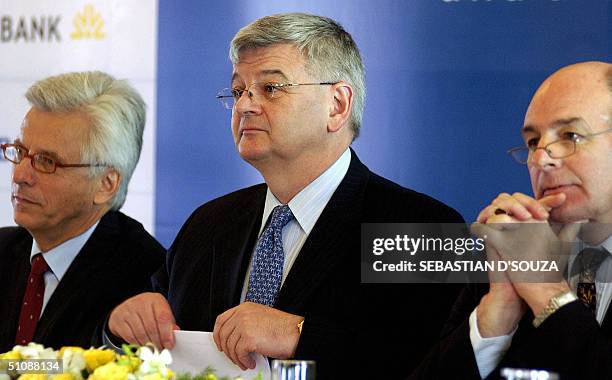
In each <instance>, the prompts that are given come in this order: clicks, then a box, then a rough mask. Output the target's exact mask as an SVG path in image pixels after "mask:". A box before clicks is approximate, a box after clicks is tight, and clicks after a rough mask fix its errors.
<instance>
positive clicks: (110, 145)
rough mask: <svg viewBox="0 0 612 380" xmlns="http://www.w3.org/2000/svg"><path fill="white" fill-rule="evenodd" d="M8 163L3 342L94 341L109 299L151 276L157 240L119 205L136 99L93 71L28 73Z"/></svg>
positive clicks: (133, 158) (5, 346)
mask: <svg viewBox="0 0 612 380" xmlns="http://www.w3.org/2000/svg"><path fill="white" fill-rule="evenodd" d="M26 98H27V100H28V101H29V103H30V105H31V108H30V110H29V111H28V113H27V114H26V116H25V118H24V120H23V124H22V126H21V130H20V133H19V137H18V138H16V139H15V140H14V142H13V143H8V144H2V152H3V155H4V158H5V159H6V160H8V161H10V162H12V163H13V164H14V167H13V173H12V190H11V201H12V204H13V217H14V220H15V223H17V224H18V225H19V227H6V228H2V229H0V252H2V254H1V255H0V298H1V299H2V300H3V301H2V303H0V316H1V319H2V323H0V352H3V351H7V350H9V349H10V348H11V347H12V346H13V345H15V344H19V345H24V344H27V343H28V342H37V343H42V344H44V345H46V346H51V347H56V348H59V347H60V346H66V345H80V346H85V347H88V346H90V345H91V344H98V340H99V339H100V338H101V333H99V332H97V329H98V327H100V326H102V325H103V322H104V318H105V317H106V316H107V315H108V313H109V312H110V310H111V309H112V308H113V307H114V306H116V305H117V304H119V303H120V302H122V301H123V300H125V299H126V298H129V297H131V296H132V295H134V294H137V293H139V292H142V291H144V290H146V289H148V288H149V287H150V281H149V279H150V276H151V274H152V273H153V272H154V271H155V270H156V269H157V268H159V266H160V265H161V264H162V262H163V258H164V249H163V247H162V246H161V245H160V244H159V243H158V242H157V241H156V240H155V239H154V238H153V237H152V236H151V235H149V233H148V232H147V231H145V230H144V228H143V227H142V225H141V224H140V223H138V222H137V221H135V220H133V219H132V218H130V217H128V216H126V215H124V214H123V213H121V212H119V209H120V208H121V206H122V205H123V203H124V202H125V197H126V194H127V188H128V183H129V180H130V177H131V176H132V173H133V172H134V168H135V167H136V163H137V162H138V158H139V156H140V150H141V147H142V134H143V130H144V125H145V104H144V102H143V100H142V98H141V97H140V95H139V94H138V93H137V92H136V91H135V90H134V89H133V88H132V87H131V86H130V85H129V84H128V83H127V82H125V81H121V80H116V79H114V78H113V77H111V76H110V75H108V74H105V73H102V72H81V73H69V74H63V75H58V76H54V77H49V78H46V79H43V80H41V81H39V82H37V83H35V84H34V85H33V86H32V87H30V88H29V89H28V91H27V93H26Z"/></svg>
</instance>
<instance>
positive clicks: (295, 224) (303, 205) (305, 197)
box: [240, 148, 351, 302]
mask: <svg viewBox="0 0 612 380" xmlns="http://www.w3.org/2000/svg"><path fill="white" fill-rule="evenodd" d="M350 163H351V151H350V149H348V148H347V149H346V151H344V153H342V155H341V156H340V158H338V160H336V162H335V163H334V164H333V165H332V166H330V167H329V168H328V169H327V170H326V171H324V172H323V173H322V174H321V175H320V176H318V177H317V178H316V179H315V180H314V181H312V182H311V183H310V184H308V186H306V187H305V188H304V189H302V191H300V192H299V193H297V195H296V196H295V197H293V199H291V200H290V201H289V203H288V204H287V205H288V206H289V208H290V209H291V212H292V213H293V216H294V217H295V218H294V219H292V220H291V221H290V222H289V223H287V225H286V226H285V228H283V238H282V239H283V251H284V252H285V260H284V265H283V278H282V281H281V286H282V284H283V283H284V282H285V279H286V278H287V274H289V271H290V270H291V267H292V266H293V263H294V261H295V259H296V258H297V256H298V254H299V253H300V250H301V249H302V246H303V245H304V242H306V239H307V238H308V235H310V232H311V231H312V229H313V228H314V225H315V223H316V222H317V220H318V219H319V216H320V215H321V213H322V212H323V209H324V208H325V206H326V205H327V202H329V200H330V198H331V197H332V195H333V194H334V192H335V191H336V189H337V188H338V186H339V185H340V182H342V179H343V178H344V176H345V175H346V172H347V171H348V168H349V164H350ZM279 205H282V203H281V202H280V201H279V200H278V199H277V198H276V197H275V196H274V194H272V192H271V191H270V188H268V191H267V193H266V203H265V206H264V212H263V215H262V219H261V227H260V229H259V234H258V236H259V237H261V234H262V233H263V230H264V228H265V224H266V221H267V220H268V218H269V216H270V214H271V213H272V210H273V209H274V207H276V206H279ZM255 246H257V244H255ZM254 253H255V248H253V254H252V255H251V263H250V264H249V270H248V271H247V274H246V278H245V279H244V285H243V287H242V295H241V297H240V302H244V300H245V298H246V293H247V290H248V287H249V276H250V274H251V269H252V262H253V256H254Z"/></svg>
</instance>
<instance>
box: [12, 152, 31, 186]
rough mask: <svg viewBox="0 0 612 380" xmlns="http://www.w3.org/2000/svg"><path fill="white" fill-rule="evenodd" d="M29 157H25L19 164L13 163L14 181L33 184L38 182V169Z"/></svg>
mask: <svg viewBox="0 0 612 380" xmlns="http://www.w3.org/2000/svg"><path fill="white" fill-rule="evenodd" d="M30 160H31V159H30V158H29V157H24V159H23V160H21V162H20V163H18V164H13V182H14V183H16V184H27V185H33V184H34V183H35V182H36V170H34V168H33V167H32V162H31V161H30Z"/></svg>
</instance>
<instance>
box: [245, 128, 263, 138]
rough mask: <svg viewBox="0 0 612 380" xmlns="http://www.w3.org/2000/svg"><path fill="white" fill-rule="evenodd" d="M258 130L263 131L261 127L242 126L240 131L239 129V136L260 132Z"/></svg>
mask: <svg viewBox="0 0 612 380" xmlns="http://www.w3.org/2000/svg"><path fill="white" fill-rule="evenodd" d="M260 132H265V130H264V129H261V128H257V127H244V128H240V131H239V133H240V136H244V135H250V134H254V133H260Z"/></svg>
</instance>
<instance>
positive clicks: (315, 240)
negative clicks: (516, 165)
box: [154, 152, 463, 379]
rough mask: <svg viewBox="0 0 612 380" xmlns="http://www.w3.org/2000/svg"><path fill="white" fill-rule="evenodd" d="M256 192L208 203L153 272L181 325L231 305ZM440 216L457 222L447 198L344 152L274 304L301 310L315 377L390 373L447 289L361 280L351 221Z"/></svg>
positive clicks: (193, 325) (434, 334)
mask: <svg viewBox="0 0 612 380" xmlns="http://www.w3.org/2000/svg"><path fill="white" fill-rule="evenodd" d="M266 190H267V187H266V185H265V184H261V185H256V186H253V187H249V188H246V189H242V190H239V191H237V192H234V193H231V194H228V195H226V196H223V197H221V198H218V199H215V200H213V201H211V202H208V203H206V204H204V205H203V206H201V207H200V208H198V209H197V210H196V211H195V212H194V213H193V214H192V215H191V217H190V218H189V219H188V220H187V222H186V223H185V225H184V226H183V227H182V229H181V231H180V232H179V234H178V236H177V238H176V240H175V241H174V243H173V245H172V247H171V248H170V251H169V253H168V258H167V263H166V266H165V267H164V268H163V269H162V270H160V272H159V273H158V274H157V275H156V276H155V277H154V283H155V284H156V285H157V289H158V290H159V291H160V292H161V293H163V294H164V295H166V296H167V298H168V300H169V302H170V305H171V307H172V310H173V312H174V315H175V317H176V322H177V324H178V325H179V326H180V327H181V328H182V329H185V330H203V331H212V329H213V327H214V323H215V319H216V317H217V316H218V315H219V314H221V313H222V312H224V311H226V310H227V309H229V308H232V307H234V306H236V305H238V304H239V302H240V296H241V291H242V287H243V284H244V281H245V276H246V272H247V267H248V265H249V260H250V257H251V254H252V251H253V249H254V245H255V242H256V239H257V234H258V232H259V229H260V224H261V219H262V214H263V208H264V202H265V196H266ZM442 221H443V222H462V221H463V220H462V218H461V217H460V216H459V214H457V213H456V212H455V211H454V210H452V209H451V208H449V207H448V206H445V205H443V204H442V203H440V202H438V201H436V200H434V199H432V198H430V197H427V196H425V195H423V194H420V193H417V192H414V191H412V190H408V189H405V188H403V187H400V186H399V185H397V184H395V183H392V182H390V181H388V180H386V179H384V178H382V177H380V176H378V175H376V174H374V173H372V172H370V171H369V170H368V169H367V168H366V167H365V166H364V165H363V164H362V163H361V162H360V161H359V159H358V158H357V156H356V155H355V153H354V152H352V159H351V163H350V167H349V169H348V172H347V174H346V176H345V178H344V179H343V180H342V182H341V184H340V185H339V187H338V188H337V190H336V191H335V193H334V194H333V196H332V198H331V199H330V201H329V203H328V204H327V206H326V207H325V209H324V210H323V212H322V214H321V215H320V217H319V219H318V220H317V222H316V224H315V226H314V228H313V230H312V231H311V233H310V235H309V236H308V238H307V240H306V242H305V243H304V245H303V247H302V249H301V250H300V253H299V255H298V257H297V259H296V260H295V262H294V263H293V266H292V268H291V270H290V272H289V274H288V276H287V278H286V280H285V282H284V283H283V286H282V288H281V290H280V293H279V295H278V299H277V302H276V304H275V308H277V309H280V310H283V311H286V312H289V313H292V314H297V315H302V316H304V317H305V323H304V327H303V331H302V335H301V337H300V340H299V343H298V346H297V352H296V354H295V357H296V358H303V359H313V360H316V361H317V379H329V378H348V376H350V375H351V374H352V373H353V372H355V371H357V372H359V373H361V374H363V375H366V376H367V375H368V374H370V373H372V374H374V375H373V376H374V377H371V378H386V379H387V378H399V377H400V376H401V375H400V374H404V375H405V374H406V373H407V371H408V370H409V369H411V368H413V367H414V366H415V365H416V363H418V361H419V360H420V359H421V358H422V356H424V354H423V353H424V352H427V349H428V347H429V345H430V344H433V343H434V341H436V339H437V338H438V336H439V335H438V334H439V330H440V328H441V326H442V324H443V322H444V320H445V319H446V316H447V314H448V311H449V310H450V307H451V305H452V303H453V302H454V300H455V298H456V293H455V289H454V288H452V287H449V286H444V285H442V286H427V285H423V286H419V285H403V284H371V285H365V284H361V283H360V254H361V253H360V233H361V232H360V228H361V223H364V222H442ZM457 293H458V292H457ZM430 295H431V296H433V297H432V298H430V297H429V296H430ZM424 309H429V310H428V312H425V311H424ZM406 353H409V354H410V355H411V358H410V360H408V361H407V360H405V354H406ZM381 376H382V377H381Z"/></svg>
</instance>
